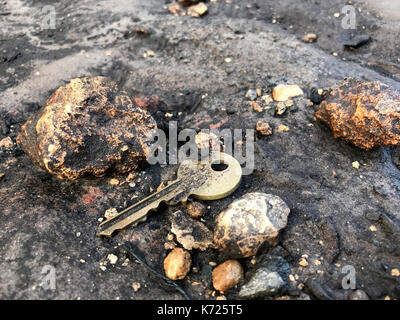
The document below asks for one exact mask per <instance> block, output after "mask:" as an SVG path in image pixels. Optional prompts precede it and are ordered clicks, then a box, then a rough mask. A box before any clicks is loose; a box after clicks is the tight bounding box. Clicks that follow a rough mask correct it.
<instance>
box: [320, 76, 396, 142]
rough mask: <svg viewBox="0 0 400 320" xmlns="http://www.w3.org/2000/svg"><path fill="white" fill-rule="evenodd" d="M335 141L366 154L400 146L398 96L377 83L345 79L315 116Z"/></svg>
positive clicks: (321, 105)
mask: <svg viewBox="0 0 400 320" xmlns="http://www.w3.org/2000/svg"><path fill="white" fill-rule="evenodd" d="M316 117H317V118H318V119H320V120H322V121H323V122H325V123H326V124H327V125H328V126H329V127H330V128H331V130H332V132H333V136H334V137H335V138H341V139H343V140H346V141H349V142H351V143H352V144H354V145H355V146H357V147H359V148H362V149H365V150H368V149H371V148H374V147H377V146H392V145H400V124H399V123H400V94H399V93H398V92H396V91H393V90H390V89H389V87H388V86H387V85H385V84H384V83H381V82H379V81H375V82H371V81H363V80H360V79H353V78H351V79H346V80H344V81H343V82H342V83H340V84H339V86H338V88H336V89H334V90H332V91H331V92H330V95H329V96H328V98H327V99H326V100H325V101H323V102H322V103H321V104H320V105H319V107H318V110H317V112H316Z"/></svg>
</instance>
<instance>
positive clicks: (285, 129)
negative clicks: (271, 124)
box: [277, 124, 290, 132]
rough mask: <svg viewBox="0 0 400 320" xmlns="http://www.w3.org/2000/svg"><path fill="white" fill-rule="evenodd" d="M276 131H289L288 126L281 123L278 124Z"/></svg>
mask: <svg viewBox="0 0 400 320" xmlns="http://www.w3.org/2000/svg"><path fill="white" fill-rule="evenodd" d="M277 131H278V132H285V131H290V128H289V127H288V126H285V125H283V124H281V125H279V126H278V128H277Z"/></svg>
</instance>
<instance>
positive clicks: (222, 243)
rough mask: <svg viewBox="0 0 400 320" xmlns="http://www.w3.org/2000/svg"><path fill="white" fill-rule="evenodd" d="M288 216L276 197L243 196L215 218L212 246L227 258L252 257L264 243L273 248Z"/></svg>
mask: <svg viewBox="0 0 400 320" xmlns="http://www.w3.org/2000/svg"><path fill="white" fill-rule="evenodd" d="M289 212H290V209H289V208H288V206H287V205H286V203H285V202H284V201H283V200H282V199H281V198H279V197H278V196H275V195H272V194H265V193H258V192H254V193H248V194H245V195H244V196H242V197H241V198H240V199H238V200H235V201H234V202H232V203H231V204H230V205H229V206H228V207H227V208H226V209H225V210H224V211H222V212H221V213H220V214H219V215H218V216H217V218H216V221H215V223H216V228H215V231H214V243H215V244H216V245H217V247H218V248H219V250H220V251H221V252H222V253H223V254H224V255H225V256H227V257H229V258H243V257H250V256H254V255H255V254H256V253H257V251H258V249H259V248H260V247H261V246H262V245H264V244H265V243H267V244H268V245H270V246H274V245H276V240H277V237H278V234H279V231H280V230H281V229H283V228H284V227H285V226H286V223H287V218H288V215H289Z"/></svg>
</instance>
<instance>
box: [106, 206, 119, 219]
mask: <svg viewBox="0 0 400 320" xmlns="http://www.w3.org/2000/svg"><path fill="white" fill-rule="evenodd" d="M117 214H118V211H117V209H115V208H110V209H107V210H106V212H105V213H104V217H106V218H107V219H109V218H111V217H113V216H115V215H117Z"/></svg>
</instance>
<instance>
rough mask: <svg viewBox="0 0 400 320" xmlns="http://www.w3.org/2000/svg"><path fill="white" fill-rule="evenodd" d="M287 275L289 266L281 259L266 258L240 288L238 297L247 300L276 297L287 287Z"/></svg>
mask: <svg viewBox="0 0 400 320" xmlns="http://www.w3.org/2000/svg"><path fill="white" fill-rule="evenodd" d="M289 273H290V266H289V264H288V263H287V262H286V261H285V260H284V259H283V258H282V257H268V258H267V259H266V260H264V262H262V263H261V266H259V267H258V269H257V270H256V272H255V273H254V274H253V275H252V276H251V277H250V279H249V281H248V282H247V283H246V284H244V285H243V286H242V287H241V289H240V292H239V297H240V298H246V299H248V298H261V297H265V296H270V295H277V294H279V293H281V292H282V290H283V289H284V288H285V286H286V285H287V280H288V276H289Z"/></svg>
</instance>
